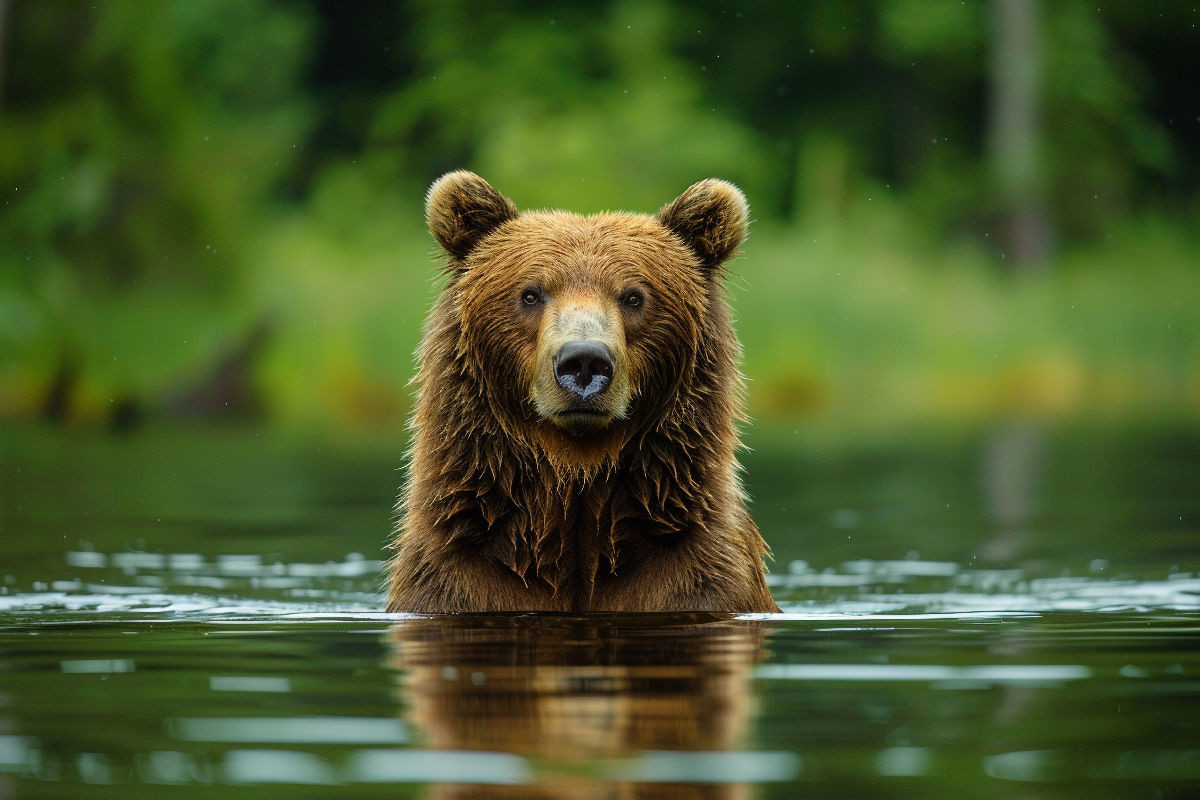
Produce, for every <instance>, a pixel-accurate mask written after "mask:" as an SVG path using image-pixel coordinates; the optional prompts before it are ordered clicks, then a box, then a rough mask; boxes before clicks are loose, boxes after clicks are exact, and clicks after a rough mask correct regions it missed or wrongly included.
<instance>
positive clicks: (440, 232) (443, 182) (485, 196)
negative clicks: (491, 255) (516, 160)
mask: <svg viewBox="0 0 1200 800" xmlns="http://www.w3.org/2000/svg"><path fill="white" fill-rule="evenodd" d="M518 213H519V212H518V211H517V207H516V205H514V204H513V201H512V200H509V199H508V198H507V197H505V196H504V195H502V194H500V193H499V192H497V191H496V190H495V189H493V188H492V185H491V184H490V183H488V182H487V181H485V180H484V179H483V178H481V177H479V176H478V175H476V174H475V173H474V172H467V171H466V170H458V171H457V172H449V173H447V174H445V175H443V176H442V177H440V178H438V179H437V180H436V181H434V182H433V185H432V186H430V187H429V194H427V195H426V196H425V219H426V221H427V222H428V223H429V230H430V232H431V233H432V234H433V236H434V238H435V239H437V240H438V243H439V244H441V246H442V247H444V248H446V252H447V253H449V254H450V255H451V256H453V257H454V258H457V259H463V258H466V257H467V254H468V253H470V252H471V251H472V250H473V249H474V248H475V245H477V244H479V241H480V240H481V239H483V237H485V236H487V235H488V234H489V233H491V232H492V231H494V230H495V229H496V228H498V227H500V226H501V225H503V224H504V223H505V222H508V221H509V220H510V219H516V217H517V214H518Z"/></svg>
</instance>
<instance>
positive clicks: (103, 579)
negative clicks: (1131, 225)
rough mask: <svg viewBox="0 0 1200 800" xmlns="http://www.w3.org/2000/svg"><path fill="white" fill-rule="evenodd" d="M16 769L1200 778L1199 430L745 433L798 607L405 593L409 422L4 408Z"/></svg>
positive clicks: (729, 782) (372, 778) (119, 784)
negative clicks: (364, 427)
mask: <svg viewBox="0 0 1200 800" xmlns="http://www.w3.org/2000/svg"><path fill="white" fill-rule="evenodd" d="M0 442H2V446H3V450H2V451H0V532H2V536H3V542H4V556H3V557H2V560H0V581H2V582H3V585H2V586H0V798H3V797H10V796H12V797H54V798H57V797H61V798H76V797H121V798H141V797H146V798H157V797H182V798H188V797H227V796H228V797H238V796H245V797H255V798H261V797H268V798H269V797H288V798H294V797H375V796H378V797H430V798H489V797H490V798H517V797H529V798H551V797H567V798H630V797H639V798H640V797H646V798H658V797H666V798H676V797H679V798H684V797H703V798H746V797H770V798H775V797H778V798H785V797H798V796H818V797H881V798H882V797H914V798H916V797H922V798H924V797H929V796H932V795H934V794H935V793H945V794H947V795H948V796H955V797H996V798H1034V797H1063V798H1066V797H1078V796H1084V795H1086V796H1089V797H1099V798H1108V797H1112V798H1118V797H1120V798H1126V797H1146V798H1170V797H1179V798H1186V797H1196V796H1200V646H1198V643H1200V638H1198V635H1200V546H1198V545H1200V540H1198V539H1197V536H1198V535H1200V522H1198V520H1200V490H1198V489H1200V433H1197V432H1196V431H1194V430H1188V429H1180V428H1164V427H1145V426H1143V427H1137V428H1130V427H1125V428H1119V429H1115V428H1104V429H1090V430H1083V429H1078V428H1076V429H1071V430H1061V429H1055V428H1050V427H1047V426H1044V425H1040V424H1036V423H1031V422H1027V421H1024V422H1023V421H1013V422H1009V423H1005V424H1001V425H996V426H995V427H993V428H991V429H988V430H984V431H972V432H963V431H958V432H954V433H945V432H943V433H940V434H934V433H930V432H921V433H917V432H914V433H913V434H911V435H910V436H909V437H907V438H905V439H899V440H890V441H888V442H883V443H880V442H875V443H871V444H857V445H844V444H841V445H838V446H834V445H833V444H829V443H822V442H821V441H820V440H815V439H813V438H812V437H808V438H805V437H804V436H803V435H802V434H801V433H799V432H797V433H795V434H792V433H791V432H790V431H776V432H773V433H771V434H770V435H766V434H759V435H758V438H757V439H755V437H754V436H752V437H751V444H752V445H753V446H754V447H755V449H754V451H752V452H750V453H748V454H747V455H746V457H745V458H744V461H745V464H746V467H747V481H748V484H749V488H750V491H751V493H752V495H753V496H754V505H753V510H754V514H755V517H756V519H757V520H758V522H759V524H760V526H761V527H762V529H763V533H764V535H765V537H766V538H767V540H768V541H769V542H770V544H771V545H772V547H773V548H774V551H775V561H774V564H773V566H772V576H771V580H772V589H773V591H774V592H775V594H776V596H777V598H778V599H779V600H780V604H781V606H782V607H783V609H784V613H782V614H778V615H752V616H740V617H730V616H724V615H703V614H678V615H601V616H595V617H587V618H575V617H567V616H553V615H550V616H547V615H497V616H461V617H418V616H401V615H388V614H384V613H382V611H381V608H382V605H383V603H382V598H381V594H380V577H379V572H380V567H381V560H382V559H383V558H385V557H386V554H385V552H384V550H383V544H384V541H385V540H386V537H387V532H388V528H389V525H390V517H391V508H390V506H391V502H392V498H393V495H394V491H395V487H396V484H397V483H398V482H399V473H398V471H397V467H398V466H399V464H400V456H399V453H400V449H399V447H400V446H399V445H395V444H388V443H380V442H370V443H360V444H357V445H354V446H350V445H346V444H343V445H340V446H331V445H329V444H324V445H315V444H310V443H303V442H297V441H295V440H288V439H283V438H279V437H277V436H272V435H270V434H267V433H264V432H259V431H254V430H244V429H233V430H229V429H224V430H212V429H190V430H171V429H153V428H152V429H149V430H146V431H144V432H142V433H139V434H137V435H135V436H132V437H127V438H114V437H110V436H107V435H103V434H100V433H95V432H78V431H76V432H71V431H68V432H50V431H39V430H29V429H17V428H12V429H6V430H3V431H0Z"/></svg>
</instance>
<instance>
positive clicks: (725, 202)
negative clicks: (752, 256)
mask: <svg viewBox="0 0 1200 800" xmlns="http://www.w3.org/2000/svg"><path fill="white" fill-rule="evenodd" d="M749 219H750V207H749V206H748V205H747V204H746V196H745V195H743V194H742V191H741V190H740V189H738V188H737V187H736V186H734V185H733V184H732V183H729V182H728V181H722V180H718V179H716V178H708V179H707V180H703V181H700V182H699V183H694V184H692V185H691V186H689V187H688V188H687V189H686V190H685V191H684V193H683V194H681V195H679V197H677V198H675V200H673V201H671V202H670V203H668V204H667V205H665V206H663V207H662V210H661V211H659V212H658V220H659V222H661V223H662V224H663V225H666V226H667V227H668V228H670V229H671V231H672V232H674V233H675V235H676V236H678V237H679V238H680V239H682V240H683V241H684V244H686V245H687V246H688V247H690V248H692V250H694V251H695V253H696V255H698V256H699V257H700V261H701V262H702V263H703V264H704V266H705V267H708V268H709V269H714V268H716V267H719V266H720V265H721V264H723V263H725V261H726V260H727V259H728V258H729V257H730V256H731V255H733V251H734V250H736V249H737V246H738V245H739V244H741V243H742V240H743V239H745V238H746V226H747V224H748V223H749Z"/></svg>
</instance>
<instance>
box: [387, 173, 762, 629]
mask: <svg viewBox="0 0 1200 800" xmlns="http://www.w3.org/2000/svg"><path fill="white" fill-rule="evenodd" d="M427 216H428V220H429V225H430V229H431V230H432V232H433V233H434V236H435V237H436V238H437V239H438V241H439V242H440V243H441V244H442V246H443V247H444V248H445V249H446V251H447V253H448V254H449V257H450V260H449V263H448V272H449V274H450V282H449V284H448V285H447V286H446V288H445V289H444V290H443V292H442V294H441V297H440V298H439V299H438V302H437V304H436V305H435V306H434V309H433V311H432V312H431V314H430V317H429V319H428V321H427V323H426V328H425V335H424V339H423V341H422V343H421V348H420V351H419V360H420V368H419V371H418V374H417V377H416V383H417V386H418V399H417V407H416V411H415V413H414V417H413V421H412V428H413V443H412V451H411V454H410V462H409V477H408V482H407V484H406V486H405V488H404V491H403V492H402V495H401V499H400V502H399V504H398V508H399V510H400V512H401V522H400V525H399V529H398V532H397V535H396V541H395V545H396V546H397V547H398V552H397V554H396V556H395V557H394V558H393V559H392V560H391V562H390V572H391V587H390V592H389V598H388V609H389V610H391V611H416V612H430V613H444V612H466V611H526V610H529V611H532V610H542V611H572V612H582V611H599V610H606V611H665V610H711V611H738V612H747V611H775V610H777V606H776V605H775V602H774V601H773V600H772V599H771V596H770V593H769V592H768V590H767V588H766V583H765V581H764V567H763V558H764V556H765V555H766V552H767V550H766V545H765V544H764V542H763V540H762V538H761V537H760V536H759V534H758V530H757V528H756V527H755V525H754V522H753V521H752V520H751V518H750V515H749V513H748V511H747V509H746V504H745V497H744V494H743V492H742V487H741V481H740V478H739V474H738V473H739V469H740V468H739V466H738V463H737V461H736V458H735V452H734V451H735V449H736V448H737V446H738V439H737V432H736V429H735V427H734V425H735V422H736V421H737V420H738V419H739V418H740V415H741V411H740V406H741V394H742V389H741V384H742V380H741V376H740V374H739V372H738V368H737V359H738V356H739V346H738V342H737V338H736V336H735V334H734V332H733V328H732V326H731V324H730V319H729V309H728V304H727V302H726V300H725V292H724V288H723V286H722V284H721V278H722V277H723V274H722V271H721V270H720V269H719V267H720V265H721V264H722V263H723V262H724V261H725V259H726V258H728V257H729V256H730V255H731V254H732V253H733V252H734V250H735V249H736V248H737V246H738V244H739V243H740V242H741V240H742V238H743V236H744V234H745V226H746V204H745V199H744V198H743V197H742V194H741V192H739V191H738V190H737V189H736V188H735V187H733V186H732V185H731V184H728V183H725V182H723V181H715V180H709V181H702V182H700V183H698V184H696V185H694V186H692V187H691V188H689V189H688V190H687V191H686V192H684V194H683V195H681V196H680V198H679V199H677V200H676V201H674V202H673V203H671V204H669V205H667V206H666V207H664V209H663V210H662V211H661V212H660V215H659V216H657V217H649V216H645V215H637V214H601V215H597V216H592V217H580V216H578V215H575V214H569V213H565V212H560V211H548V212H532V213H524V214H518V213H517V212H516V208H515V206H513V205H512V203H511V201H509V200H508V199H507V198H504V197H503V195H500V194H499V193H498V192H496V191H495V190H494V189H492V188H491V187H490V186H488V185H487V183H486V182H484V181H483V180H482V179H481V178H479V177H478V176H476V175H473V174H471V173H468V172H456V173H451V174H449V175H447V176H445V177H443V178H441V179H440V180H438V181H437V182H435V183H434V185H433V186H432V187H431V188H430V191H429V196H428V201H427ZM530 291H534V292H535V294H536V295H537V296H538V297H539V298H540V300H539V301H538V303H536V304H530V303H526V302H524V301H523V299H522V298H523V297H526V296H527V295H528V293H529V292H530ZM633 291H636V292H637V293H638V294H639V296H640V297H642V298H644V302H643V303H642V304H641V305H640V307H636V308H635V307H632V306H631V305H630V304H628V303H626V302H625V298H628V297H629V294H630V292H633ZM580 331H584V332H585V333H586V336H587V338H590V339H594V340H596V341H602V342H604V343H605V344H606V345H607V346H608V348H609V349H610V350H611V352H612V355H613V361H614V364H615V367H614V370H613V376H612V383H611V386H610V387H609V389H608V390H607V391H606V392H604V393H603V394H602V395H600V396H599V398H598V399H597V400H595V402H594V403H592V406H593V407H592V408H591V409H590V410H591V411H592V412H593V413H592V414H590V415H588V416H587V421H586V422H580V421H579V420H578V418H577V416H572V415H571V414H570V413H569V412H570V410H571V409H570V407H569V404H568V398H567V396H566V395H565V394H564V392H563V391H562V390H561V389H560V388H559V387H558V386H557V384H556V383H555V381H554V378H553V374H552V367H551V365H550V358H551V357H552V354H553V353H554V352H556V351H557V348H558V347H559V346H561V344H563V343H564V342H565V341H566V340H568V339H571V338H578V337H579V336H581V335H584V334H581V333H580Z"/></svg>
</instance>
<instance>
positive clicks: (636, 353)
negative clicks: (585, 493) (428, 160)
mask: <svg viewBox="0 0 1200 800" xmlns="http://www.w3.org/2000/svg"><path fill="white" fill-rule="evenodd" d="M426 217H427V220H428V223H429V228H430V231H431V232H432V233H433V235H434V237H435V238H436V239H437V241H438V242H439V244H440V245H441V246H442V247H443V248H444V250H445V251H446V254H447V256H448V261H447V272H448V273H449V275H450V282H449V283H448V285H447V286H446V288H445V290H444V294H443V298H442V303H443V304H444V312H443V313H444V316H445V318H446V324H447V325H449V326H456V327H457V330H456V331H454V332H453V333H454V335H455V339H456V341H455V345H454V351H453V353H452V354H451V353H447V354H443V355H446V356H448V357H449V359H450V361H451V362H452V363H453V364H454V369H455V371H456V373H457V376H458V378H460V379H461V380H462V381H465V382H466V383H467V384H468V385H469V386H470V387H471V391H473V392H474V393H476V396H478V397H479V398H480V399H481V400H482V401H483V403H484V407H486V409H487V411H488V413H489V414H490V415H492V416H493V417H494V418H495V422H496V424H498V425H499V426H500V428H502V429H503V430H504V431H505V432H506V433H507V434H508V435H509V436H511V437H512V438H515V439H519V440H524V441H527V442H528V443H529V444H530V445H531V446H534V447H536V448H537V449H539V450H541V451H542V452H543V453H545V454H546V455H547V456H548V457H549V458H550V460H551V462H553V463H555V464H556V465H560V466H576V467H582V468H585V469H587V468H594V467H596V466H598V465H600V464H602V463H605V462H606V461H607V462H611V461H612V460H613V459H614V458H615V457H616V455H617V453H619V451H620V449H621V447H623V446H624V444H625V443H626V442H627V441H628V440H629V439H630V438H631V437H632V436H634V435H636V434H637V433H638V431H639V430H645V429H646V428H647V426H654V425H658V424H660V423H661V422H662V421H663V419H664V418H665V417H666V416H667V415H669V414H670V413H671V411H672V408H673V407H675V406H677V405H679V404H680V403H681V402H686V398H685V397H684V394H683V393H682V392H681V388H682V387H684V386H687V387H688V388H689V390H690V391H691V392H692V393H693V395H694V393H695V392H697V391H709V392H710V393H711V392H721V391H723V389H722V388H721V387H714V386H711V385H710V386H707V388H706V387H705V385H704V384H705V383H711V380H712V376H709V379H707V380H699V381H697V379H696V377H695V374H694V373H695V371H696V366H697V363H698V362H701V361H704V360H705V359H708V360H710V361H711V360H713V359H714V358H719V359H720V360H725V359H727V358H728V359H732V358H733V357H734V353H733V351H736V340H735V339H734V338H733V332H732V328H731V327H730V325H729V321H728V311H727V308H726V304H725V300H724V294H723V289H721V286H720V281H721V278H722V277H723V275H722V270H721V267H722V265H723V264H724V263H725V262H726V261H727V260H728V259H729V258H730V256H731V255H732V254H733V253H734V251H735V250H736V249H737V247H738V245H739V244H740V243H741V241H742V240H743V238H744V237H745V234H746V226H747V222H748V209H747V205H746V200H745V197H744V196H743V195H742V193H741V192H740V191H739V190H738V189H737V187H735V186H733V185H732V184H730V183H727V182H725V181H721V180H716V179H709V180H704V181H700V182H699V183H696V184H694V185H693V186H691V187H689V188H688V189H687V190H686V191H684V193H683V194H682V195H680V196H679V197H678V198H677V199H675V200H674V201H672V202H671V203H668V204H667V205H665V206H664V207H663V208H662V209H661V210H660V211H659V212H658V214H657V215H655V216H649V215H641V214H628V213H604V214H597V215H594V216H587V217H584V216H580V215H577V214H572V213H567V212H563V211H532V212H524V213H522V212H520V211H518V209H517V207H516V206H515V205H514V204H513V202H512V201H511V200H509V199H508V198H506V197H505V196H504V195H502V194H500V193H499V192H498V191H496V190H495V189H494V188H492V186H491V185H489V184H488V183H487V182H486V181H484V180H483V179H482V178H480V177H479V176H477V175H475V174H473V173H470V172H465V171H459V172H452V173H450V174H448V175H445V176H443V177H442V178H440V179H438V180H437V181H436V182H434V184H433V185H432V186H431V187H430V190H429V194H428V197H427V199H426ZM713 337H717V338H718V339H719V340H720V341H719V342H714V341H713ZM445 338H446V337H445V336H443V337H441V338H440V339H438V341H440V342H444V340H445ZM714 349H717V350H721V351H722V352H721V353H717V354H714V353H713V352H710V351H712V350H714ZM433 355H435V354H431V353H423V356H422V358H423V361H428V360H429V359H430V357H431V356H433ZM722 366H724V365H722ZM710 372H711V373H713V374H714V375H716V374H719V373H722V371H721V370H719V369H711V370H710ZM732 372H733V373H734V374H735V375H736V367H733V368H732ZM693 399H694V398H693Z"/></svg>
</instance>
